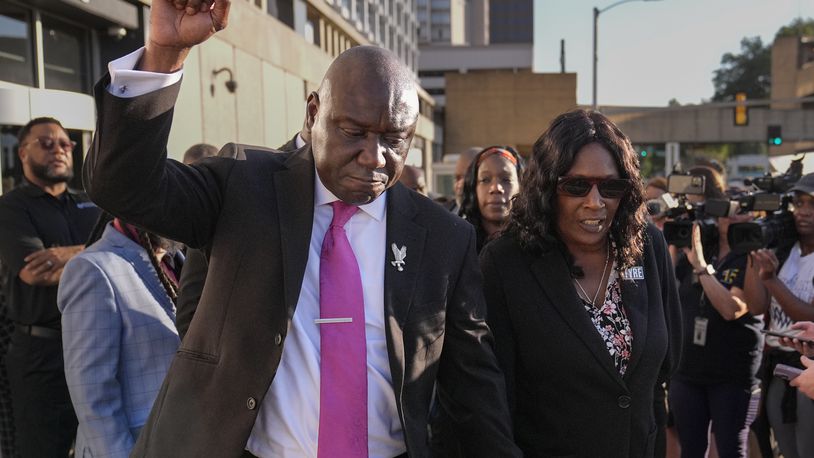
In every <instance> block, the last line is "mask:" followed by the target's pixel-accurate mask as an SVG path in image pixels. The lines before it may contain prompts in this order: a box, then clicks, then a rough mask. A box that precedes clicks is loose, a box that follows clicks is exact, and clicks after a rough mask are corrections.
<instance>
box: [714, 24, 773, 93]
mask: <svg viewBox="0 0 814 458" xmlns="http://www.w3.org/2000/svg"><path fill="white" fill-rule="evenodd" d="M771 70H772V48H771V46H770V45H767V46H764V45H763V40H761V39H760V37H751V38H750V37H746V38H744V39H742V40H741V53H740V54H732V53H729V52H728V53H726V54H724V55H723V57H721V68H719V69H718V70H715V72H714V76H713V78H712V83H713V84H714V85H715V94H714V95H713V96H712V100H713V101H715V102H730V101H734V100H735V94H737V93H738V92H745V93H746V97H748V98H750V99H765V98H768V97H769V94H770V91H771V73H772V72H771Z"/></svg>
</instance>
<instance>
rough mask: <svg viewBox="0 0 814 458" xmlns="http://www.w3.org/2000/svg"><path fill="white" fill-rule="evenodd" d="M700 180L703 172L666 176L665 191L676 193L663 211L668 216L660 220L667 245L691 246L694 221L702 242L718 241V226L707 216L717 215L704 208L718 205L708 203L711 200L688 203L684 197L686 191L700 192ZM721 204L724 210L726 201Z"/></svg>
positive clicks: (701, 182)
mask: <svg viewBox="0 0 814 458" xmlns="http://www.w3.org/2000/svg"><path fill="white" fill-rule="evenodd" d="M704 182H705V177H704V176H703V175H684V174H679V173H673V174H672V175H670V176H669V177H668V178H667V190H668V192H670V193H672V194H676V195H677V196H678V197H677V199H676V201H675V202H676V203H675V205H674V206H672V207H671V208H668V209H667V210H665V211H664V212H663V214H664V216H666V217H668V218H670V219H671V221H667V222H665V223H664V232H663V233H664V239H665V240H666V241H667V243H668V244H670V245H673V246H675V247H676V248H684V247H690V246H692V227H693V224H694V222H695V221H698V223H699V224H698V225H699V227H700V229H701V240H702V241H703V243H704V244H708V243H714V242H716V241H717V240H718V228H717V227H716V225H715V221H713V220H712V219H711V218H710V216H718V215H715V214H710V213H709V211H708V210H709V209H708V207H713V208H714V209H716V210H717V211H720V210H719V207H720V205H708V204H711V203H712V202H708V203H698V204H692V203H690V202H689V201H688V200H687V194H704ZM725 206H726V209H727V211H728V210H729V207H730V205H729V203H728V201H727V202H726V203H725Z"/></svg>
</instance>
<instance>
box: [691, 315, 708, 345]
mask: <svg viewBox="0 0 814 458" xmlns="http://www.w3.org/2000/svg"><path fill="white" fill-rule="evenodd" d="M708 324H709V320H708V319H707V318H704V317H700V316H697V317H695V332H693V333H692V343H694V344H695V345H698V346H700V347H703V346H705V345H706V344H707V325H708Z"/></svg>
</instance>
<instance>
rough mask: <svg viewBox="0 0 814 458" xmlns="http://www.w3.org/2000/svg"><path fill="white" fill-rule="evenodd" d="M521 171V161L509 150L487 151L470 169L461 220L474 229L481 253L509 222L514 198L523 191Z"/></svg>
mask: <svg viewBox="0 0 814 458" xmlns="http://www.w3.org/2000/svg"><path fill="white" fill-rule="evenodd" d="M522 171H523V163H522V159H521V158H520V156H519V155H518V154H517V151H515V150H514V149H513V148H511V147H508V146H490V147H488V148H484V149H483V150H481V151H480V152H479V153H478V154H477V155H476V156H475V158H474V159H473V160H472V163H471V164H470V165H469V168H468V169H467V171H466V177H465V178H464V190H463V198H462V202H461V216H462V217H463V218H464V219H465V220H467V221H469V222H470V223H472V225H473V226H475V233H476V234H477V238H478V240H477V249H478V252H480V250H481V248H483V245H485V244H486V242H487V241H489V240H491V239H492V238H493V237H494V236H495V235H496V234H498V233H499V232H500V229H501V228H502V227H503V225H504V224H505V223H506V221H508V220H509V212H510V211H511V209H512V198H513V197H514V196H515V195H517V193H518V192H519V191H520V174H521V173H522Z"/></svg>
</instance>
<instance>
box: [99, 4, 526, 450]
mask: <svg viewBox="0 0 814 458" xmlns="http://www.w3.org/2000/svg"><path fill="white" fill-rule="evenodd" d="M228 6H229V5H228V1H225V0H216V1H215V2H214V5H210V4H205V3H203V2H201V1H200V0H189V1H187V0H180V1H179V0H176V1H175V2H174V4H170V3H169V2H168V1H167V0H157V1H154V2H153V5H152V11H151V15H152V16H151V28H150V39H149V40H148V45H147V47H146V48H145V49H144V50H143V51H142V50H139V51H137V52H136V53H134V54H133V55H131V56H127V57H125V58H122V59H120V60H119V61H116V62H113V63H111V68H112V69H113V71H112V74H111V75H110V77H106V78H105V79H103V80H102V81H101V82H100V84H99V85H97V87H96V99H97V107H98V110H97V112H98V113H99V124H98V128H97V131H96V135H95V138H94V142H93V147H92V148H91V152H90V155H89V157H88V160H87V161H86V163H85V164H86V168H85V171H84V172H85V177H84V178H85V184H86V186H87V188H88V190H89V192H90V194H91V196H92V198H93V199H95V200H96V201H97V203H99V205H100V206H102V207H104V208H107V209H109V210H110V211H111V212H112V213H114V214H117V215H120V216H122V217H124V218H125V219H127V220H129V221H132V222H134V223H137V224H139V225H140V226H143V227H145V228H148V229H150V230H152V231H154V232H157V233H159V234H162V235H164V236H167V237H169V238H171V239H173V240H178V241H181V242H184V243H186V244H187V245H189V246H192V247H204V248H205V251H206V252H207V253H209V275H208V278H209V280H208V281H207V283H206V285H205V286H204V290H203V295H202V298H201V301H200V304H199V306H198V309H197V311H196V313H195V320H194V322H193V323H192V324H191V326H190V328H189V331H188V332H187V334H186V336H185V337H184V341H183V342H182V344H181V347H180V348H179V351H178V354H177V356H176V358H175V360H174V361H173V363H172V366H171V367H170V370H169V373H168V375H167V378H166V380H165V381H164V384H163V386H162V388H161V392H160V393H159V395H158V398H157V400H156V403H155V406H154V407H153V411H152V413H151V415H150V418H149V420H148V422H147V424H146V425H145V427H144V429H143V430H142V432H141V435H140V436H139V439H138V442H137V444H136V447H135V449H134V451H133V456H150V457H153V456H161V457H163V456H179V457H197V456H213V457H240V456H331V450H330V444H327V445H326V446H325V448H324V449H323V448H322V447H320V448H319V450H318V449H317V440H318V429H317V423H318V422H319V420H320V417H321V415H322V413H323V410H322V407H324V406H323V405H321V402H317V400H319V399H320V383H321V382H320V367H319V364H320V361H319V358H320V349H319V342H320V337H319V334H320V328H319V326H321V324H318V323H317V322H319V321H320V320H322V318H320V317H321V316H322V315H321V314H320V310H319V309H320V304H319V298H320V292H321V286H320V281H321V274H320V273H319V263H320V245H321V243H322V241H323V237H324V236H325V234H326V231H327V230H328V226H329V222H330V220H331V215H332V206H333V205H334V202H336V201H342V202H344V204H350V205H355V206H358V207H359V208H358V211H356V213H355V214H354V215H353V216H352V217H351V218H350V220H349V222H348V223H347V224H346V225H345V226H344V228H345V232H346V233H347V239H348V241H349V244H350V246H351V248H352V251H353V254H354V256H355V257H356V260H357V262H358V265H359V272H360V277H361V278H360V279H361V284H362V288H361V290H362V292H363V293H364V321H365V323H364V324H365V330H366V337H365V338H366V355H367V356H366V358H367V362H366V365H367V383H368V385H367V386H368V399H367V413H368V417H367V437H368V439H367V453H365V454H363V456H375V457H385V458H390V457H394V456H407V455H409V456H411V457H425V456H430V448H429V437H428V428H427V425H428V422H429V415H430V410H431V403H432V402H433V399H434V393H436V392H437V394H438V398H439V399H440V400H441V402H442V403H443V404H444V407H445V408H446V409H447V410H448V411H449V412H450V415H449V416H450V418H451V421H452V422H453V423H454V427H455V429H456V430H457V431H458V433H459V437H462V438H464V439H465V441H466V448H467V450H466V451H467V455H468V456H489V457H496V456H519V450H518V449H517V448H516V447H515V445H514V444H513V442H512V434H511V429H510V426H509V417H508V409H507V407H506V400H505V388H504V382H503V379H502V375H501V373H500V371H499V369H498V367H497V363H496V359H495V356H494V353H493V349H492V337H491V334H490V332H489V329H488V327H487V326H486V323H485V321H484V316H485V306H484V299H483V293H482V290H481V278H480V273H479V270H478V265H477V259H476V255H475V250H474V241H475V236H474V231H473V230H472V228H471V227H470V226H469V225H468V224H467V223H465V222H464V221H462V220H460V219H459V218H456V217H455V216H453V215H450V214H449V213H448V212H446V211H445V210H444V209H443V208H441V207H439V206H438V205H436V204H434V203H433V202H432V201H430V200H429V199H426V198H425V197H423V196H419V195H418V194H416V193H414V192H412V191H409V190H407V189H406V188H404V187H403V186H401V185H399V184H397V181H398V178H399V175H400V173H401V169H402V167H403V165H404V159H405V157H406V155H407V152H408V150H409V146H410V142H411V140H412V137H413V134H414V132H415V128H416V123H417V119H418V97H417V93H416V88H415V82H414V75H413V74H412V73H411V72H410V71H409V70H408V69H406V68H405V67H404V66H403V65H402V64H401V63H400V62H399V61H398V59H397V57H395V56H394V55H393V54H392V53H390V52H389V51H386V50H383V49H381V48H375V47H356V48H351V50H349V51H346V52H345V53H343V54H342V55H341V56H340V57H338V58H337V60H336V61H335V62H334V63H333V64H332V65H331V67H330V68H329V69H328V71H327V73H326V75H325V78H324V79H323V82H322V84H321V85H320V88H319V90H318V91H317V92H314V93H311V94H310V95H309V97H308V106H307V129H308V130H309V132H310V134H311V144H310V145H308V146H305V147H303V148H301V149H299V150H297V151H296V152H293V153H280V154H267V151H266V150H265V149H263V148H254V147H248V146H244V145H227V146H226V147H225V148H229V149H238V150H240V151H241V152H243V153H244V154H245V156H246V160H244V161H236V160H230V159H226V158H209V159H206V160H204V161H203V162H201V163H200V164H196V165H194V166H183V165H180V164H178V163H176V162H174V161H168V160H167V159H166V144H167V136H168V133H169V129H170V126H171V124H172V108H173V105H174V103H175V99H176V97H177V94H178V90H179V85H180V83H177V82H176V81H178V80H180V72H179V70H180V69H181V68H182V65H183V60H184V57H185V56H186V54H187V53H188V51H189V47H191V46H193V45H195V44H197V43H200V42H202V41H204V40H205V39H207V38H208V37H209V36H211V35H212V34H213V33H214V31H216V30H220V29H222V28H223V27H225V25H226V19H227V15H228ZM176 8H177V9H176ZM134 68H135V69H136V70H137V71H148V72H153V73H159V74H165V75H163V76H160V77H159V78H158V80H160V81H158V82H157V83H156V84H153V85H152V87H151V88H150V89H149V90H147V91H146V92H142V90H141V89H138V88H136V86H137V85H134V84H130V83H129V82H127V81H126V79H125V80H123V79H122V78H123V77H126V76H127V75H128V74H130V75H132V73H131V69H134ZM139 75H140V76H139V79H142V77H145V78H146V77H149V76H151V75H149V74H144V73H139ZM338 205H339V206H342V205H343V204H341V203H340V204H338ZM360 382H364V380H362V381H360ZM340 422H341V421H340ZM329 426H330V425H329ZM322 427H323V424H322V423H321V422H319V429H320V430H321V428H322Z"/></svg>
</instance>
